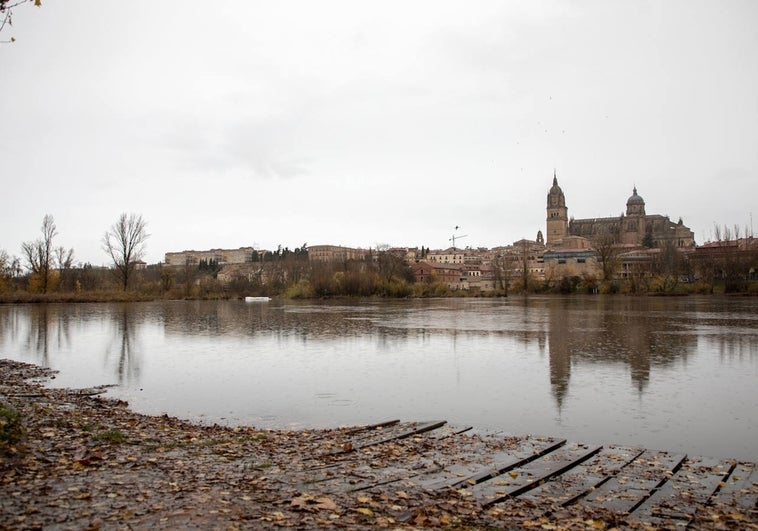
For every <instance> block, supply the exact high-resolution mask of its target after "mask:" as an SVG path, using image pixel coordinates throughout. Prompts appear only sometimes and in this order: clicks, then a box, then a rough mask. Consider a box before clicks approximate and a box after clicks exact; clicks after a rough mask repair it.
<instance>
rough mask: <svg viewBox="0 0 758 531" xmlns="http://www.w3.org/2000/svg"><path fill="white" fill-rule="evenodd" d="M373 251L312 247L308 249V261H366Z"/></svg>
mask: <svg viewBox="0 0 758 531" xmlns="http://www.w3.org/2000/svg"><path fill="white" fill-rule="evenodd" d="M370 253H371V251H369V250H367V249H353V248H352V247H342V246H340V245H312V246H310V247H308V259H309V260H313V261H316V262H344V261H346V260H364V259H366V257H367V256H369V255H370Z"/></svg>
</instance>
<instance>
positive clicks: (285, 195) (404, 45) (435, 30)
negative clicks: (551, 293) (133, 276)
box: [0, 0, 758, 265]
mask: <svg viewBox="0 0 758 531" xmlns="http://www.w3.org/2000/svg"><path fill="white" fill-rule="evenodd" d="M757 21H758V2H755V1H752V0H747V1H724V0H719V1H712V2H698V1H693V0H683V1H671V0H667V1H656V2H645V1H624V2H613V1H606V0H602V1H571V2H569V1H562V2H546V1H545V2H542V1H532V0H528V1H523V2H513V1H510V2H509V1H506V2H502V1H497V2H485V1H479V2H473V3H472V2H449V1H428V2H408V1H403V2H392V1H382V2H356V1H352V0H351V1H345V2H330V1H323V0H322V1H318V2H313V1H303V2H288V1H283V2H253V1H248V0H246V1H219V2H207V1H203V2H200V1H194V0H173V1H167V0H162V1H159V2H157V1H143V0H135V1H130V2H113V1H111V2H106V1H98V2H92V1H87V2H85V1H79V0H66V1H65V2H64V1H62V0H44V1H43V5H42V7H41V8H35V7H33V6H32V5H30V4H27V5H23V6H19V7H17V8H15V10H14V20H13V23H14V25H13V27H12V28H10V29H9V28H7V27H6V28H5V29H4V30H3V32H2V33H1V34H0V40H8V39H9V38H10V37H11V36H12V37H14V38H15V39H16V42H15V43H13V44H0V176H1V178H2V183H1V186H0V198H1V203H2V208H1V209H0V248H1V249H5V250H6V251H7V252H8V253H10V254H12V255H13V254H15V255H20V254H21V253H20V247H21V243H22V242H23V241H27V240H33V239H35V238H37V237H38V236H39V234H40V231H39V228H40V225H41V223H42V218H43V216H44V215H45V214H51V215H53V216H54V217H55V221H56V223H57V226H58V231H59V236H58V237H57V239H56V242H55V243H56V244H58V245H64V246H66V247H73V248H74V251H75V255H76V259H77V261H82V262H91V263H93V264H96V265H97V264H103V263H107V257H106V255H105V253H104V252H103V251H102V250H101V244H100V241H101V239H102V235H103V233H104V232H105V230H106V229H107V228H108V227H109V225H111V224H112V223H113V222H114V221H115V220H116V218H117V217H118V216H119V214H120V213H121V212H137V213H140V214H142V215H143V217H144V218H145V219H146V220H147V222H148V229H149V232H150V233H151V237H150V239H149V240H148V248H147V256H146V259H147V261H148V262H151V263H152V262H157V261H161V260H163V256H164V253H165V252H167V251H181V250H185V249H195V250H201V249H210V248H219V247H221V248H237V247H242V246H255V247H257V248H263V249H275V248H276V247H277V245H279V244H281V245H282V246H287V247H290V248H291V249H292V248H295V247H299V246H300V245H301V244H303V243H304V242H307V243H308V244H309V245H316V244H337V245H347V246H354V247H364V248H366V247H374V246H376V245H377V244H390V245H393V246H421V245H424V246H427V247H432V248H445V247H447V246H449V245H450V241H449V238H450V237H451V235H452V234H453V233H454V228H455V226H460V227H461V228H460V229H459V230H458V231H457V233H456V234H458V235H460V236H463V235H467V237H466V238H464V239H461V240H459V242H458V245H459V246H466V245H468V246H472V247H477V246H485V247H494V246H497V245H506V244H510V243H512V242H513V241H515V240H518V239H520V238H522V237H528V238H531V239H534V238H535V236H536V234H537V231H538V230H540V229H542V230H543V232H544V226H545V204H546V194H547V191H548V189H549V188H550V185H551V184H552V178H553V171H554V170H555V171H557V174H558V180H559V184H560V185H561V187H562V188H563V191H564V193H565V194H566V202H567V206H568V208H569V215H571V216H574V217H577V218H585V217H601V216H611V215H619V214H620V213H621V212H622V211H623V210H624V208H625V204H626V200H627V198H628V197H629V196H630V195H631V193H632V188H633V187H634V186H635V185H636V186H637V189H638V192H639V194H640V195H641V196H642V197H643V198H644V199H645V201H646V208H647V212H648V213H649V214H665V215H669V216H670V217H671V218H672V219H673V220H677V219H678V218H679V217H680V216H681V217H682V218H683V219H684V222H685V224H686V225H688V226H689V227H690V228H692V229H693V231H694V232H695V239H696V240H697V242H698V243H702V242H703V241H705V240H708V239H710V238H711V237H712V234H713V224H714V222H716V223H718V224H721V225H723V224H727V225H729V226H733V225H735V224H737V225H739V226H741V227H743V229H744V228H745V227H748V228H749V227H750V224H751V216H752V215H755V216H756V220H755V229H756V230H758V208H757V207H756V205H758V202H757V201H756V197H758V67H757V66H756V65H758V31H757V30H756V22H757Z"/></svg>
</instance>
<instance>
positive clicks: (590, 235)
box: [545, 174, 695, 249]
mask: <svg viewBox="0 0 758 531" xmlns="http://www.w3.org/2000/svg"><path fill="white" fill-rule="evenodd" d="M546 229H547V235H546V241H545V245H546V246H547V247H548V248H549V249H550V248H566V247H572V246H573V242H575V241H576V240H578V239H580V238H584V239H586V240H589V241H592V240H593V239H596V238H598V237H605V236H609V237H611V238H612V239H613V241H614V243H615V244H617V245H620V246H625V247H663V246H665V245H667V244H668V243H671V244H673V245H674V247H681V248H686V247H694V246H695V235H694V233H693V232H692V231H691V230H690V229H689V228H688V227H686V226H685V225H684V223H683V222H682V220H681V218H680V219H679V221H678V223H674V222H672V221H671V220H669V218H668V216H661V215H660V214H647V213H645V200H644V199H642V197H641V196H639V195H638V194H637V188H636V187H635V188H634V190H633V191H632V195H631V196H630V197H629V199H627V201H626V214H622V215H621V216H618V217H610V218H587V219H569V217H568V208H567V207H566V197H565V196H564V195H563V190H561V187H560V186H558V178H557V176H556V175H555V174H553V186H552V187H551V188H550V191H549V192H548V194H547V227H546Z"/></svg>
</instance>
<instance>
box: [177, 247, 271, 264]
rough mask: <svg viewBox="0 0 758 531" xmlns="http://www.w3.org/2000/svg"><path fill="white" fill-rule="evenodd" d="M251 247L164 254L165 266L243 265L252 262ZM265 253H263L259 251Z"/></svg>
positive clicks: (252, 250)
mask: <svg viewBox="0 0 758 531" xmlns="http://www.w3.org/2000/svg"><path fill="white" fill-rule="evenodd" d="M254 251H255V249H253V248H252V247H240V248H239V249H210V250H208V251H181V252H176V253H166V256H165V264H166V265H170V266H183V265H186V264H198V263H200V261H201V260H206V261H208V262H210V261H212V260H213V261H216V262H218V264H219V265H226V264H245V263H249V262H252V261H253V252H254ZM259 252H265V251H259Z"/></svg>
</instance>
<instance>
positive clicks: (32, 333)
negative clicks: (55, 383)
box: [26, 304, 71, 367]
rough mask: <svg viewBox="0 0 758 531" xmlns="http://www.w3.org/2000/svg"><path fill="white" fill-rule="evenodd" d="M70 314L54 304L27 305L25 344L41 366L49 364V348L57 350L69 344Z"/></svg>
mask: <svg viewBox="0 0 758 531" xmlns="http://www.w3.org/2000/svg"><path fill="white" fill-rule="evenodd" d="M70 323H71V315H70V314H69V313H68V312H66V311H62V312H61V311H58V309H57V308H56V307H55V306H49V305H47V304H34V305H31V306H30V307H29V331H28V336H27V340H26V345H27V348H28V350H29V352H30V353H32V354H33V355H34V356H36V362H37V363H39V364H40V365H42V366H43V367H48V366H49V365H50V354H51V353H50V349H51V348H52V349H54V350H55V351H59V350H61V349H62V348H64V347H67V346H68V345H70V344H71V333H70Z"/></svg>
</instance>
